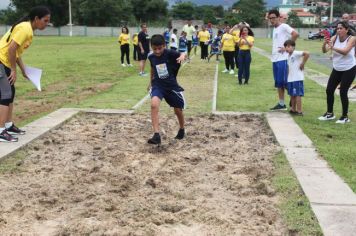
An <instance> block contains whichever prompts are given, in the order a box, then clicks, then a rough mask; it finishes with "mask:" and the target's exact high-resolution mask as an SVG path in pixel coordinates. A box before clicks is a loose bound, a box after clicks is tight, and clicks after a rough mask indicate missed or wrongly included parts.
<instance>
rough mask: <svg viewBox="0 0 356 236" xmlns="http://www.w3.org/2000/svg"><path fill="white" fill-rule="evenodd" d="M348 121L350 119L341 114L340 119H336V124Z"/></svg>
mask: <svg viewBox="0 0 356 236" xmlns="http://www.w3.org/2000/svg"><path fill="white" fill-rule="evenodd" d="M348 122H350V119H349V118H347V117H346V116H341V117H340V119H338V120H337V121H336V124H346V123H348Z"/></svg>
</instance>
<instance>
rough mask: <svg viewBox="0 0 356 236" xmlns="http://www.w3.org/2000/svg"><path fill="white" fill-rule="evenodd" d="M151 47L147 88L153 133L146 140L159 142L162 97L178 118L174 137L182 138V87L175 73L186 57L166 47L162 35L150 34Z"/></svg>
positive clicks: (154, 142) (150, 142) (183, 105)
mask: <svg viewBox="0 0 356 236" xmlns="http://www.w3.org/2000/svg"><path fill="white" fill-rule="evenodd" d="M151 47H152V51H153V52H152V54H150V55H149V56H148V60H149V61H150V63H151V80H150V83H149V84H148V88H147V89H148V90H150V94H151V119H152V126H153V131H154V134H153V137H152V138H150V139H149V140H148V143H149V144H160V143H161V136H160V134H159V117H158V112H159V106H160V103H161V100H162V99H163V98H164V99H165V100H166V102H167V103H168V105H170V106H171V107H173V108H174V113H175V114H176V116H177V118H178V122H179V131H178V134H177V136H176V137H175V138H176V139H183V138H184V135H185V132H184V116H183V109H184V107H185V100H184V96H183V91H184V89H183V88H182V87H181V86H179V85H178V83H177V74H178V70H179V67H180V63H181V62H182V61H184V60H185V59H186V57H187V55H186V54H185V53H179V52H177V51H174V50H170V49H166V48H165V41H164V37H163V36H162V35H159V34H156V35H153V36H152V38H151Z"/></svg>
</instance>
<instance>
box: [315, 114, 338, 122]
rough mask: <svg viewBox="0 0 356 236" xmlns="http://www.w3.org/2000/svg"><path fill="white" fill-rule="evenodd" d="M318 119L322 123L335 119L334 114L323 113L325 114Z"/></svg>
mask: <svg viewBox="0 0 356 236" xmlns="http://www.w3.org/2000/svg"><path fill="white" fill-rule="evenodd" d="M318 119H319V120H322V121H326V120H333V119H335V116H334V113H327V112H325V114H324V115H322V116H320V117H319V118H318Z"/></svg>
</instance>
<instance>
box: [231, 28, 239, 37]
mask: <svg viewBox="0 0 356 236" xmlns="http://www.w3.org/2000/svg"><path fill="white" fill-rule="evenodd" d="M232 35H233V36H235V37H239V35H240V30H234V31H232Z"/></svg>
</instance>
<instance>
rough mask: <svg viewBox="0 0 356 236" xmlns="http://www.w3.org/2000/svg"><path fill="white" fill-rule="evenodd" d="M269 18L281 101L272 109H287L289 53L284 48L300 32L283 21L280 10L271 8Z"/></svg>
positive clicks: (275, 83) (274, 64)
mask: <svg viewBox="0 0 356 236" xmlns="http://www.w3.org/2000/svg"><path fill="white" fill-rule="evenodd" d="M268 18H269V21H270V23H271V25H272V26H273V27H274V29H273V46H272V57H271V61H272V63H273V77H274V86H275V87H276V88H277V90H278V97H279V101H278V103H277V105H276V106H274V107H272V108H271V110H273V111H276V110H287V107H286V105H285V103H284V89H286V87H287V75H288V62H287V59H288V54H287V53H286V52H285V49H284V42H285V41H286V40H288V39H291V40H293V41H296V40H297V38H298V33H297V32H296V31H295V30H294V29H293V28H292V27H290V26H289V25H287V24H284V23H281V21H280V14H279V11H278V10H275V9H273V10H270V11H269V12H268Z"/></svg>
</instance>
